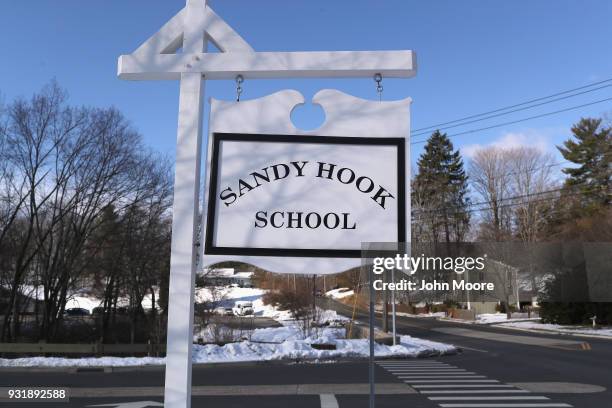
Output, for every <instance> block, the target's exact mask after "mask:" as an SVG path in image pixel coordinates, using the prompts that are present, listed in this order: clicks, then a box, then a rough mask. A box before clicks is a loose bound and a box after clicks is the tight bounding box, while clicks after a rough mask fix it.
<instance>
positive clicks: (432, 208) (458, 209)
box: [413, 130, 470, 242]
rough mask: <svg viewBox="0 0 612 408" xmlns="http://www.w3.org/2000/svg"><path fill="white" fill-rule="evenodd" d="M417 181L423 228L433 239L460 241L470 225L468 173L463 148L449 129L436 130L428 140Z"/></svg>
mask: <svg viewBox="0 0 612 408" xmlns="http://www.w3.org/2000/svg"><path fill="white" fill-rule="evenodd" d="M417 164H418V174H417V176H416V179H415V182H414V188H415V189H416V190H417V194H414V195H413V196H414V197H415V199H416V200H418V202H417V203H416V204H417V205H416V208H418V209H419V210H418V212H419V214H418V218H417V219H418V220H419V221H420V222H421V223H423V224H424V225H419V227H420V228H419V230H421V231H423V230H426V231H427V232H428V233H429V234H430V237H429V238H430V239H431V241H432V242H440V241H444V242H460V241H462V240H463V239H464V238H465V235H466V234H467V231H468V228H469V221H470V216H469V212H468V211H467V207H468V205H469V198H468V197H467V176H466V174H465V170H464V168H463V159H462V158H461V154H460V152H459V150H454V148H453V144H452V142H451V141H450V140H449V138H448V136H447V135H446V134H445V133H440V131H438V130H436V131H435V132H434V133H433V134H432V135H431V136H430V137H429V139H428V140H427V144H426V145H425V152H424V153H423V154H421V157H420V158H419V160H418V163H417Z"/></svg>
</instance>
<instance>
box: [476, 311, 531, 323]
mask: <svg viewBox="0 0 612 408" xmlns="http://www.w3.org/2000/svg"><path fill="white" fill-rule="evenodd" d="M515 315H516V314H515ZM525 320H533V321H537V320H540V318H539V317H533V318H527V317H513V318H510V319H508V315H507V314H506V313H483V314H479V315H478V316H476V321H475V323H476V324H491V323H503V322H512V321H525Z"/></svg>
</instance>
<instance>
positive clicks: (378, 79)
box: [374, 73, 383, 102]
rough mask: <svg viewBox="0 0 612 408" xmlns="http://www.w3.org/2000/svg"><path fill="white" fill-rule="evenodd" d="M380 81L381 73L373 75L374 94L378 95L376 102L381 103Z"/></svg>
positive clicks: (381, 89) (381, 87) (381, 78)
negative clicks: (374, 83)
mask: <svg viewBox="0 0 612 408" xmlns="http://www.w3.org/2000/svg"><path fill="white" fill-rule="evenodd" d="M382 80H383V77H382V74H381V73H376V74H374V82H376V92H377V93H378V100H379V101H381V102H382V93H383V86H382Z"/></svg>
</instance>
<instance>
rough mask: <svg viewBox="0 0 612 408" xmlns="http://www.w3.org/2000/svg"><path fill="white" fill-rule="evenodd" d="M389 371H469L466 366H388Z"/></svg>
mask: <svg viewBox="0 0 612 408" xmlns="http://www.w3.org/2000/svg"><path fill="white" fill-rule="evenodd" d="M386 370H389V371H417V372H423V373H426V372H429V371H467V370H466V369H465V368H451V367H441V368H386Z"/></svg>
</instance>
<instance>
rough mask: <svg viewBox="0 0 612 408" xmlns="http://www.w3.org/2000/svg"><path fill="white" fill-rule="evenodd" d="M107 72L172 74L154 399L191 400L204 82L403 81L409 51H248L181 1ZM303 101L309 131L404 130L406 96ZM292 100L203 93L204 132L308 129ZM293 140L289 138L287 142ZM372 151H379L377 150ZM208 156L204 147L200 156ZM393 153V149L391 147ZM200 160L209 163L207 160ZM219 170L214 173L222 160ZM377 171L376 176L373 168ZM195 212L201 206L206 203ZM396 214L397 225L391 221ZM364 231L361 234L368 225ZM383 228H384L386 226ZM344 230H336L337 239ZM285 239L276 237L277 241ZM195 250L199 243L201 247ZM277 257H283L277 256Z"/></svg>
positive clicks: (295, 268) (202, 0)
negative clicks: (166, 239) (314, 107)
mask: <svg viewBox="0 0 612 408" xmlns="http://www.w3.org/2000/svg"><path fill="white" fill-rule="evenodd" d="M209 42H212V43H214V45H215V46H216V47H217V48H218V49H219V50H220V51H221V52H220V53H207V52H206V51H207V46H208V43H209ZM179 51H182V52H179ZM117 74H118V76H119V78H122V79H129V80H179V81H180V92H179V117H178V130H177V141H176V169H175V179H174V203H173V208H172V211H173V218H172V245H171V255H170V289H169V298H168V304H169V310H168V341H167V361H166V383H165V390H164V406H165V407H166V408H188V407H190V406H191V353H192V341H193V302H194V285H195V272H196V258H197V257H196V254H197V246H198V245H200V244H199V239H198V234H197V231H198V229H197V225H198V220H197V217H198V203H199V199H200V189H199V188H200V162H201V142H202V101H203V97H204V83H205V79H234V78H235V77H236V76H237V75H241V76H242V77H244V78H245V79H247V80H248V79H255V78H263V79H266V78H297V77H301V78H322V77H328V78H329V77H331V78H334V77H335V78H342V77H364V78H372V77H373V76H374V75H375V74H380V75H382V77H383V78H387V77H394V78H409V77H412V76H414V75H415V74H416V56H415V54H414V53H413V52H412V51H409V50H399V51H324V52H255V51H254V50H253V49H252V48H251V46H250V45H249V44H248V43H247V42H246V41H245V40H244V39H243V38H242V37H241V36H240V35H238V33H236V32H235V31H234V30H233V29H232V28H231V27H230V26H229V25H228V24H227V23H226V22H225V21H223V19H221V18H220V17H219V16H218V15H217V14H216V13H215V12H214V11H213V10H212V9H211V8H210V7H208V6H207V4H206V0H186V5H185V7H184V8H183V9H181V10H180V11H179V12H178V13H177V14H176V15H175V16H174V17H172V18H171V19H170V20H169V21H168V22H167V23H166V24H164V25H163V26H162V27H161V28H160V29H159V31H157V32H156V33H155V34H153V35H152V36H151V37H149V38H148V39H147V40H146V41H145V42H144V43H142V44H141V45H140V46H139V47H138V48H137V49H136V50H135V51H134V52H132V53H131V54H128V55H122V56H120V57H119V61H118V72H117ZM313 102H314V103H319V104H320V105H321V106H322V107H323V108H324V109H325V112H326V115H327V121H326V123H325V124H324V125H323V126H322V127H321V128H320V129H318V130H317V132H312V133H313V134H318V135H324V136H335V137H351V136H352V137H365V138H373V137H374V138H391V137H396V138H407V137H408V134H409V111H408V108H409V102H410V101H409V100H404V101H399V102H383V103H378V105H375V103H374V102H370V101H364V100H360V99H357V98H352V97H350V96H348V95H343V94H340V93H337V92H335V91H321V92H320V93H319V94H317V95H316V97H315V98H314V100H313ZM299 103H303V99H302V97H301V95H299V93H297V92H295V91H283V92H280V93H277V94H274V95H271V96H269V97H266V98H261V99H259V100H257V101H252V102H251V103H250V102H246V101H245V102H240V103H230V102H222V101H216V100H213V101H212V103H211V109H212V110H211V122H210V124H209V129H210V132H211V133H241V134H244V133H251V134H277V135H308V134H309V132H300V131H299V130H297V129H295V128H294V127H293V125H292V124H291V122H290V120H289V113H290V109H292V108H293V107H294V106H296V105H297V104H299ZM275 108H276V109H275ZM288 109H289V111H288ZM360 113H362V115H361V114H360ZM211 140H212V139H211ZM209 145H210V144H209ZM242 146H244V145H242ZM293 146H297V145H295V144H293ZM404 146H405V154H404V156H405V157H406V158H408V157H410V156H409V154H408V153H409V152H408V148H409V143H408V142H404ZM276 148H282V146H281V147H279V146H278V145H277V147H276ZM381 148H382V146H381ZM323 150H325V149H323ZM336 150H338V149H336ZM374 150H377V149H372V153H374ZM260 153H262V152H260V151H253V152H252V159H253V161H254V162H255V161H258V160H259V158H258V157H259V154H260ZM311 153H312V152H311ZM377 154H382V153H381V152H380V151H378V153H377ZM265 156H266V155H265V154H262V156H261V157H263V158H265ZM211 157H212V155H211V154H210V152H209V155H208V158H211ZM393 157H399V156H396V155H395V154H394V155H393ZM269 158H270V157H269V155H268V159H269ZM285 158H286V157H285ZM364 160H365V158H364ZM395 160H398V159H397V158H396V159H395ZM406 161H407V162H409V161H408V160H406ZM396 164H399V163H396ZM264 165H265V163H264ZM207 166H208V167H210V161H208V160H207ZM264 167H265V166H264ZM255 168H257V166H255ZM244 169H245V170H246V168H244ZM359 169H361V170H366V169H367V170H370V171H372V170H373V168H371V167H368V166H367V165H366V164H362V163H360V164H359ZM209 170H210V169H209ZM220 170H221V172H223V166H221V169H220ZM225 170H227V168H226V169H225ZM237 170H238V169H236V171H237ZM222 174H223V173H222ZM370 174H372V173H370ZM380 175H381V176H382V173H381V174H380ZM385 175H386V173H385ZM389 177H391V176H389ZM405 180H406V182H405V191H406V193H408V194H406V197H405V210H404V211H405V214H410V211H409V208H410V207H409V206H410V196H409V191H410V190H409V184H408V180H410V177H409V174H406V175H405ZM216 181H219V180H216ZM376 182H377V183H380V185H384V186H389V189H391V188H392V187H391V185H393V186H394V188H396V189H398V190H396V194H398V196H399V194H400V190H401V188H400V186H398V185H397V184H398V183H397V180H395V181H394V180H383V181H382V182H379V181H378V175H377V179H376ZM321 191H323V190H321ZM205 196H206V200H208V192H205ZM243 198H244V197H243ZM362 198H363V197H362ZM211 199H212V197H211ZM358 201H359V202H360V204H355V207H354V208H353V207H351V208H350V209H351V210H352V211H361V209H360V208H357V206H359V205H362V204H361V200H358ZM363 201H365V200H363ZM205 202H208V201H205ZM279 204H280V203H279ZM396 205H398V204H396ZM319 209H321V208H319ZM203 211H204V212H205V213H206V211H207V206H206V205H205V207H204V209H203ZM399 211H400V208H399V207H398V212H399ZM205 216H206V215H205ZM221 217H222V218H224V219H227V218H226V217H227V214H225V216H224V215H223V214H221ZM215 218H216V219H217V222H219V220H220V218H219V216H218V215H217V214H215ZM406 218H409V217H406ZM360 220H361V221H360V222H361V223H362V224H361V225H364V224H363V223H364V222H366V220H365V219H363V217H360ZM385 220H386V221H385V222H391V221H390V218H389V219H387V218H385ZM398 220H399V218H398ZM399 221H400V224H401V220H399ZM405 225H406V236H410V229H409V226H410V223H409V220H408V221H407V222H406V223H405ZM217 227H218V228H217V231H220V230H221V228H222V227H223V226H222V225H220V224H219V225H217ZM398 228H399V226H398ZM366 230H367V231H369V228H367V229H366ZM366 230H364V231H366ZM213 232H214V229H213ZM396 232H397V231H396ZM389 233H390V234H393V232H389ZM367 235H369V234H368V233H364V234H363V236H360V237H357V236H356V235H355V236H354V238H355V241H353V238H349V239H350V242H348V241H347V242H345V243H342V244H341V243H340V242H339V241H340V238H341V237H340V236H338V237H337V238H338V243H337V244H336V245H335V247H336V248H335V249H341V250H353V248H354V245H355V242H356V240H357V239H361V238H364V237H366V236H367ZM237 236H238V237H239V241H235V242H234V243H233V244H237V245H242V244H244V243H245V242H248V239H247V237H246V236H245V232H244V231H242V232H239V233H238V235H237ZM260 237H261V236H260ZM346 237H347V236H343V237H342V240H344V238H346ZM285 238H293V237H290V236H285V237H284V238H283V239H285ZM228 239H234V238H232V237H231V236H230V237H228V236H224V235H223V231H222V232H221V235H219V236H216V235H213V237H212V238H211V240H212V241H211V242H212V243H213V244H224V245H225V244H226V243H227V242H228ZM326 239H327V240H328V242H330V241H333V240H334V237H333V236H328V237H327V238H326ZM297 244H298V245H299V247H298V249H308V248H306V246H309V245H310V243H308V242H307V241H306V240H304V241H302V242H301V243H300V242H298V243H297ZM283 245H284V244H283ZM292 245H296V244H292ZM200 247H202V248H203V247H204V245H200ZM277 247H278V248H275V249H282V248H280V245H277ZM302 247H303V248H302ZM289 249H291V248H289ZM202 255H204V257H203V259H202V264H210V263H213V262H216V260H218V259H227V256H224V255H214V254H210V255H209V254H202ZM219 257H222V258H219ZM232 257H238V258H239V259H242V260H245V261H247V262H248V261H253V263H255V264H258V265H260V266H262V267H264V268H267V269H269V270H272V271H282V272H295V273H327V272H331V271H338V270H342V269H347V268H350V267H351V266H355V265H357V264H358V262H356V260H355V259H351V258H332V257H329V258H321V257H298V258H292V262H291V263H289V264H288V263H287V262H285V261H286V258H282V257H278V256H264V257H261V256H255V257H253V255H234V256H232ZM279 259H282V260H283V261H284V262H280V261H279Z"/></svg>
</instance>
